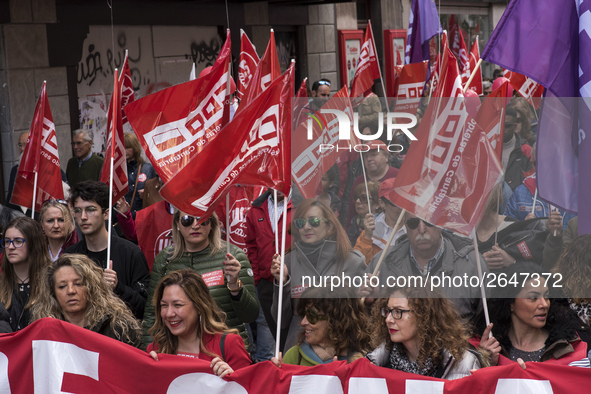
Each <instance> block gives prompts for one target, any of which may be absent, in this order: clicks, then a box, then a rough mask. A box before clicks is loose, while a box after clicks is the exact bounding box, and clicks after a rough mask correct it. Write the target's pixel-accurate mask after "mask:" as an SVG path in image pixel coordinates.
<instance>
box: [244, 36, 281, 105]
mask: <svg viewBox="0 0 591 394" xmlns="http://www.w3.org/2000/svg"><path fill="white" fill-rule="evenodd" d="M280 75H281V68H280V67H279V56H278V55H277V46H276V45H275V33H274V32H273V30H272V29H271V37H270V38H269V43H268V44H267V49H265V53H264V54H263V57H262V58H261V61H260V62H259V64H258V65H257V67H256V69H255V70H254V74H253V75H252V79H251V81H250V84H249V85H248V87H247V88H246V91H245V93H244V96H243V97H242V100H241V101H240V106H239V107H238V111H237V112H240V111H242V110H243V109H244V108H246V107H247V106H248V104H249V103H250V102H251V101H252V100H254V99H255V97H257V96H258V95H259V94H261V93H262V92H263V91H264V90H265V89H267V87H269V85H270V84H271V82H273V81H274V80H275V79H276V78H278V77H279V76H280Z"/></svg>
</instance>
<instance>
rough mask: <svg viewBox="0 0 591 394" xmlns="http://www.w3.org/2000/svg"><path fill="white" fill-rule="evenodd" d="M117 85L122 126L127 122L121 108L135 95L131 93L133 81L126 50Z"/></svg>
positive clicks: (133, 98)
mask: <svg viewBox="0 0 591 394" xmlns="http://www.w3.org/2000/svg"><path fill="white" fill-rule="evenodd" d="M119 84H120V86H121V108H122V110H121V121H122V124H125V123H127V122H129V121H128V120H127V116H126V115H125V111H123V107H125V106H126V105H127V104H129V103H131V102H133V101H134V100H135V94H134V91H133V81H132V79H131V71H130V69H129V56H128V55H127V50H126V51H125V61H124V62H123V67H121V74H120V75H119Z"/></svg>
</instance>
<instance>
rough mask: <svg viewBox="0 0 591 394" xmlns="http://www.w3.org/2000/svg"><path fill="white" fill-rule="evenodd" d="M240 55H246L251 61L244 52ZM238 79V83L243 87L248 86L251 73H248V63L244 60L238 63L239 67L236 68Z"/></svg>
mask: <svg viewBox="0 0 591 394" xmlns="http://www.w3.org/2000/svg"><path fill="white" fill-rule="evenodd" d="M242 53H244V54H246V56H248V57H250V58H251V59H252V57H251V56H250V54H248V53H246V52H242ZM242 53H241V55H242ZM251 61H252V62H254V59H252V60H251ZM238 79H239V80H240V83H241V84H243V85H244V86H248V84H250V80H251V79H252V72H251V71H250V67H248V62H247V61H246V60H242V61H241V62H240V65H239V66H238Z"/></svg>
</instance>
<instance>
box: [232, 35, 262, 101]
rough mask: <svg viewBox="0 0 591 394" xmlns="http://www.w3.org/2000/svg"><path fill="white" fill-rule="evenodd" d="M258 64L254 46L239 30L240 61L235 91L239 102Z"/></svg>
mask: <svg viewBox="0 0 591 394" xmlns="http://www.w3.org/2000/svg"><path fill="white" fill-rule="evenodd" d="M258 64H259V55H257V52H256V50H255V47H254V45H252V43H251V42H250V40H249V39H248V36H247V35H246V33H245V32H244V30H242V29H240V61H239V62H238V89H237V91H236V96H238V99H239V100H242V97H243V96H244V93H245V92H246V89H247V88H248V85H249V84H250V81H251V80H252V76H253V74H254V71H255V70H256V68H257V65H258Z"/></svg>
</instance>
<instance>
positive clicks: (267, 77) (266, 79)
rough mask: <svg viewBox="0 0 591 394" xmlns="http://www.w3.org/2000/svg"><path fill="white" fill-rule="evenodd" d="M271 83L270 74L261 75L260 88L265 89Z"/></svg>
mask: <svg viewBox="0 0 591 394" xmlns="http://www.w3.org/2000/svg"><path fill="white" fill-rule="evenodd" d="M270 84H271V74H267V75H263V76H262V77H261V90H265V89H267V87H268V86H269V85H270Z"/></svg>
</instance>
